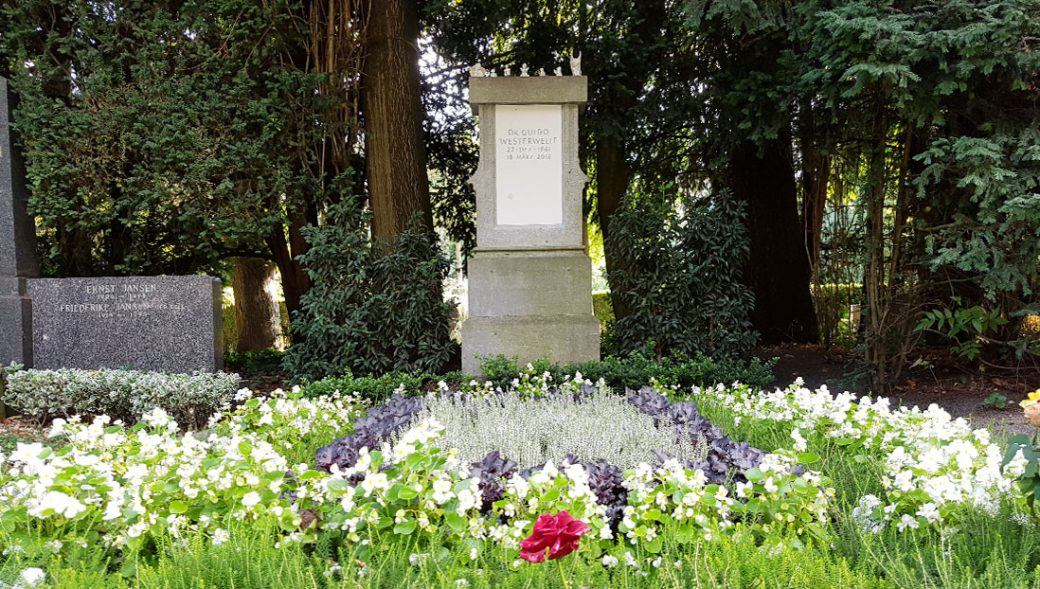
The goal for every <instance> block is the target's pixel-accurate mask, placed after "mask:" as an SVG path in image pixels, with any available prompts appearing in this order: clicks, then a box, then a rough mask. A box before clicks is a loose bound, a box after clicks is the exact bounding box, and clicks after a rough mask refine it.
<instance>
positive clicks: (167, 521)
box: [0, 396, 357, 548]
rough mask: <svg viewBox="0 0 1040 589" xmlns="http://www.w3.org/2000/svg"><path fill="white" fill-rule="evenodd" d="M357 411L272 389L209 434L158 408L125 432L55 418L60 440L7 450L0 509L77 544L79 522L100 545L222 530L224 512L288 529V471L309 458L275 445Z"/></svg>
mask: <svg viewBox="0 0 1040 589" xmlns="http://www.w3.org/2000/svg"><path fill="white" fill-rule="evenodd" d="M265 415H270V416H271V417H270V428H268V429H265V428H263V427H262V426H259V427H252V426H249V427H247V424H248V422H254V423H263V422H264V421H266V419H265V417H264V416H265ZM355 415H357V411H356V410H355V409H354V408H353V406H352V404H351V402H350V401H348V400H345V399H342V398H326V399H317V400H305V399H293V400H288V399H286V398H284V397H279V396H276V397H274V398H271V399H268V400H265V401H263V402H262V401H261V400H259V399H255V400H252V401H251V402H250V408H249V409H248V410H244V411H240V412H238V413H236V414H234V415H232V416H231V417H230V418H228V419H227V420H225V421H224V422H222V424H221V425H222V429H223V430H224V431H223V432H222V433H218V432H217V431H211V432H209V433H207V434H204V435H203V434H190V433H189V434H184V435H182V434H181V432H180V427H179V425H178V424H177V422H176V421H174V420H173V419H172V418H171V417H170V416H169V415H168V414H167V413H166V412H165V411H164V410H163V409H160V408H156V409H153V410H152V411H150V412H148V413H147V414H145V415H144V420H143V423H142V425H141V426H137V427H134V428H129V429H128V428H125V427H123V426H122V424H120V423H118V422H116V423H111V422H110V420H109V418H108V417H106V416H101V417H97V418H95V419H94V420H93V421H92V422H91V423H89V424H87V423H83V422H82V421H80V420H79V419H77V418H72V419H69V420H67V421H66V420H63V419H58V420H55V421H54V423H53V425H52V427H51V429H50V436H51V437H55V438H57V437H62V438H63V439H64V440H65V441H66V442H67V444H66V445H65V446H64V447H62V448H61V449H58V450H52V449H51V448H50V447H47V446H45V445H43V444H40V443H32V444H25V443H20V444H18V446H17V448H16V449H15V451H14V452H12V454H11V455H10V456H9V457H7V460H6V468H0V505H2V508H0V509H2V510H3V511H4V512H5V513H4V515H5V516H8V517H11V516H12V514H13V517H15V518H17V517H19V516H21V517H24V518H26V519H27V520H35V521H37V522H38V523H39V525H40V526H41V529H43V530H44V531H45V533H52V534H54V535H55V537H56V539H57V540H59V541H62V540H71V541H78V536H77V534H80V533H83V529H82V528H81V527H79V526H77V525H76V524H77V522H93V523H94V524H95V525H99V526H100V529H102V530H103V533H102V535H101V540H102V542H103V543H104V544H105V545H106V546H108V547H114V548H121V547H123V546H127V545H131V544H134V543H136V542H138V541H139V540H138V539H139V538H141V537H142V535H144V534H145V533H146V532H149V531H156V530H158V531H163V532H168V533H169V534H170V535H172V536H173V537H175V538H176V537H182V536H183V532H185V531H187V530H203V531H207V532H218V531H219V528H220V525H221V524H222V522H224V520H226V519H228V518H231V519H235V520H243V519H245V520H248V519H255V518H257V517H260V516H264V517H268V516H273V517H275V518H276V519H277V520H279V521H280V522H282V523H284V525H286V526H288V527H291V526H292V525H294V524H295V525H299V519H300V518H299V513H298V508H297V506H296V504H295V503H294V502H292V501H290V499H289V497H288V496H287V495H286V494H285V493H284V491H285V490H286V488H287V485H288V484H289V483H290V482H291V481H289V480H287V479H288V475H287V473H288V472H289V471H290V470H291V469H293V470H295V472H296V473H298V474H299V473H303V472H305V471H306V470H307V465H306V464H302V465H296V466H293V465H290V464H289V462H288V461H287V460H286V458H285V457H284V456H283V454H281V453H280V452H279V450H278V448H277V447H276V445H283V444H285V443H286V442H290V441H292V440H294V439H300V438H301V437H303V436H306V435H308V434H309V433H310V432H311V431H312V430H314V429H315V428H320V427H327V428H330V429H337V430H338V429H342V428H343V427H346V426H347V425H348V424H349V422H350V420H351V419H352V418H353V417H354V416H355ZM273 431H277V432H278V433H279V435H277V436H274V435H271V433H272V432H273ZM290 445H291V444H290ZM225 533H226V532H225ZM64 534H68V535H70V536H69V537H67V538H66V537H64V536H63V535H64ZM5 548H6V547H5Z"/></svg>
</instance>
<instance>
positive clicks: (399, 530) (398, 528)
mask: <svg viewBox="0 0 1040 589" xmlns="http://www.w3.org/2000/svg"><path fill="white" fill-rule="evenodd" d="M418 526H419V524H418V523H416V521H415V520H414V519H410V520H405V521H403V522H400V523H398V524H397V525H395V526H394V533H395V534H398V535H400V536H407V535H408V534H411V533H412V532H414V531H415V528H417V527H418Z"/></svg>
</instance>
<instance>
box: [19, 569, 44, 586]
mask: <svg viewBox="0 0 1040 589" xmlns="http://www.w3.org/2000/svg"><path fill="white" fill-rule="evenodd" d="M45 578H47V573H45V572H43V569H38V568H35V567H33V568H28V569H25V570H23V571H22V573H21V574H20V575H18V581H19V585H20V586H21V587H35V586H37V585H39V584H40V583H42V582H43V580H44V579H45Z"/></svg>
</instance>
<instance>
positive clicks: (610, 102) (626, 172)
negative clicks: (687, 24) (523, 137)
mask: <svg viewBox="0 0 1040 589" xmlns="http://www.w3.org/2000/svg"><path fill="white" fill-rule="evenodd" d="M633 8H634V10H635V11H636V12H635V14H634V15H633V16H632V22H631V26H630V28H629V30H628V32H627V35H626V42H627V44H628V46H629V49H628V51H626V52H624V53H622V54H621V56H620V58H619V57H618V56H613V57H612V58H611V59H609V60H608V59H607V56H601V57H602V58H603V59H604V61H603V62H602V64H597V63H595V62H594V63H592V64H590V67H589V70H590V79H591V80H592V81H593V83H598V84H602V85H603V88H602V89H600V90H599V92H592V95H593V96H595V95H596V94H599V96H600V98H599V99H598V100H597V104H596V105H595V108H596V117H597V118H598V119H599V121H598V122H597V123H595V124H597V125H598V130H597V132H596V133H595V142H596V198H597V211H598V216H599V225H600V230H601V231H602V232H603V257H604V261H605V263H606V266H607V280H608V282H609V283H610V303H611V307H612V308H613V311H614V319H615V321H620V320H621V319H624V318H625V317H627V316H628V315H629V310H628V308H627V306H626V305H625V304H624V303H623V302H622V300H621V299H622V298H623V297H622V296H619V295H620V294H621V293H620V292H619V291H618V286H617V284H616V282H614V281H611V280H610V275H611V272H614V271H615V270H618V269H622V268H624V266H625V263H626V262H625V260H624V259H622V257H621V256H620V255H618V254H617V252H616V250H615V249H614V247H613V244H612V240H611V233H610V218H611V217H612V216H613V215H614V213H615V212H617V210H618V209H619V208H620V207H621V204H622V200H623V199H624V197H625V193H627V192H628V186H629V184H631V183H632V176H633V171H632V166H631V164H630V163H629V151H630V150H631V149H633V146H632V145H630V142H626V139H627V138H630V137H632V136H633V135H635V133H630V132H629V128H631V127H633V126H636V125H639V124H641V122H640V120H639V119H637V118H635V117H633V116H632V110H633V109H635V108H636V107H638V106H639V101H640V100H641V99H642V95H643V93H644V92H645V91H646V84H647V82H648V81H649V77H650V76H651V75H652V74H653V68H649V67H647V66H646V60H648V59H654V58H655V57H654V55H655V53H657V54H659V53H660V48H658V47H657V45H658V44H659V42H660V38H661V33H662V29H663V27H664V25H665V22H666V20H667V17H668V13H667V10H666V6H665V3H664V2H663V1H662V0H642V1H640V2H636V3H635V4H634V5H633ZM619 73H621V74H623V75H618V74H619Z"/></svg>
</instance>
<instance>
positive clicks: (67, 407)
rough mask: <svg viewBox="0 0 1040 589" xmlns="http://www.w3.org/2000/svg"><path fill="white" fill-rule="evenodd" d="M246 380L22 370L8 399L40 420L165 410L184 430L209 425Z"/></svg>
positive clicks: (12, 379) (127, 416)
mask: <svg viewBox="0 0 1040 589" xmlns="http://www.w3.org/2000/svg"><path fill="white" fill-rule="evenodd" d="M240 383H241V378H240V377H239V376H238V375H237V374H229V373H224V372H217V373H208V372H197V373H194V374H166V373H161V372H143V371H137V370H107V369H101V370H77V369H70V368H63V369H61V370H20V371H17V372H13V373H10V374H8V375H7V386H6V390H5V391H4V394H3V399H2V401H3V402H4V403H6V404H7V405H10V406H12V407H15V408H17V409H19V410H20V411H22V413H24V414H25V415H28V416H31V417H35V418H46V417H55V416H61V417H69V416H72V415H107V416H109V417H111V418H112V419H124V420H128V421H133V420H137V419H140V418H141V416H142V415H144V414H145V413H147V412H149V411H151V410H152V409H154V408H156V407H161V408H162V409H163V410H165V411H166V412H167V413H169V414H170V415H172V416H174V418H175V419H176V420H177V421H178V422H179V423H180V424H181V425H182V426H184V427H194V426H202V425H205V423H206V420H207V419H208V418H209V416H210V415H211V414H213V412H214V411H216V410H217V409H218V408H219V407H221V406H222V405H225V404H227V403H228V402H229V401H231V399H232V398H233V396H234V394H235V391H237V390H238V387H239V384H240Z"/></svg>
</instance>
